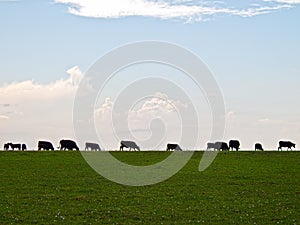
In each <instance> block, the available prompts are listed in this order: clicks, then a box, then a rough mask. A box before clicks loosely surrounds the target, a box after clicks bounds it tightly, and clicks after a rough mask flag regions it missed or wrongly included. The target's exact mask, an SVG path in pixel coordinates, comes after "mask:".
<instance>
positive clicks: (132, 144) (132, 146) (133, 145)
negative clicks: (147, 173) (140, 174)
mask: <svg viewBox="0 0 300 225" xmlns="http://www.w3.org/2000/svg"><path fill="white" fill-rule="evenodd" d="M120 144H121V145H120V151H123V149H124V148H129V150H131V149H137V150H138V151H140V147H139V146H137V144H136V143H135V142H133V141H121V143H120Z"/></svg>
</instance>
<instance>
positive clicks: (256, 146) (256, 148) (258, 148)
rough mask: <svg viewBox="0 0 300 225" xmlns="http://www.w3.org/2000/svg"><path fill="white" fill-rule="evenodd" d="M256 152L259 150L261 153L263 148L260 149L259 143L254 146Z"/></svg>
mask: <svg viewBox="0 0 300 225" xmlns="http://www.w3.org/2000/svg"><path fill="white" fill-rule="evenodd" d="M256 150H261V151H263V150H264V149H263V147H262V145H261V144H260V143H256V144H255V151H256Z"/></svg>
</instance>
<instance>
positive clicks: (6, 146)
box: [3, 143, 10, 151]
mask: <svg viewBox="0 0 300 225" xmlns="http://www.w3.org/2000/svg"><path fill="white" fill-rule="evenodd" d="M9 146H10V144H9V143H6V144H4V146H3V149H4V151H8V150H9Z"/></svg>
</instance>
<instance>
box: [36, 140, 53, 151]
mask: <svg viewBox="0 0 300 225" xmlns="http://www.w3.org/2000/svg"><path fill="white" fill-rule="evenodd" d="M38 150H39V151H40V150H52V151H54V147H53V145H52V143H51V142H49V141H39V142H38Z"/></svg>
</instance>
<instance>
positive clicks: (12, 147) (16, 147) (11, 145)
mask: <svg viewBox="0 0 300 225" xmlns="http://www.w3.org/2000/svg"><path fill="white" fill-rule="evenodd" d="M9 146H10V147H11V149H12V150H13V151H14V150H15V149H17V150H21V147H22V145H21V144H13V143H9Z"/></svg>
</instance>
